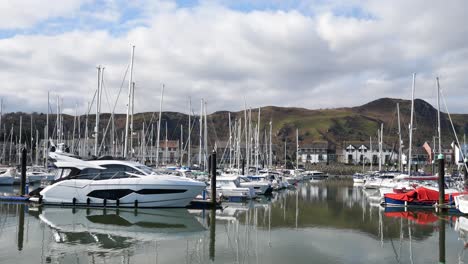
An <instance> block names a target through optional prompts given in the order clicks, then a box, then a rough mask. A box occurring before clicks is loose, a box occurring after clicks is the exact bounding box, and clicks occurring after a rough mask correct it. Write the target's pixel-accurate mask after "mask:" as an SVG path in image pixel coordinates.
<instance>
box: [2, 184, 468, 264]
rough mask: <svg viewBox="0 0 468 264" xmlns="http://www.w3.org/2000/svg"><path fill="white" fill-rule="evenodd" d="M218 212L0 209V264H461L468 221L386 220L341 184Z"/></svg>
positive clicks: (431, 216)
mask: <svg viewBox="0 0 468 264" xmlns="http://www.w3.org/2000/svg"><path fill="white" fill-rule="evenodd" d="M9 188H11V187H6V188H5V187H2V189H1V190H0V192H9V191H12V190H9ZM223 207H224V210H222V211H216V213H213V212H212V211H210V210H206V211H201V210H187V209H151V210H148V209H144V210H143V209H138V210H134V209H119V210H116V209H98V208H93V209H82V208H75V209H73V208H59V207H41V208H38V207H32V206H27V205H24V204H12V203H0V245H1V247H0V263H211V262H213V263H281V264H284V263H380V264H381V263H439V261H440V258H441V254H442V258H443V259H445V263H466V262H467V261H468V257H465V251H466V249H465V246H467V245H468V244H467V243H466V242H465V239H467V238H468V237H465V235H464V231H463V229H462V228H460V227H462V226H463V223H466V222H467V221H468V219H466V218H464V217H458V216H438V215H436V214H435V213H433V212H432V211H410V212H395V211H388V210H385V209H384V208H382V207H379V206H377V205H375V204H371V203H370V202H369V201H368V200H367V198H366V197H365V196H364V195H363V192H362V190H361V189H360V188H358V187H353V186H352V184H348V183H342V182H328V183H319V184H312V183H303V184H300V185H298V186H297V188H296V189H295V190H284V191H282V192H279V193H275V194H274V195H273V197H271V199H263V200H261V201H255V202H249V203H246V204H242V203H224V204H223ZM467 255H468V254H467ZM444 256H445V257H444ZM443 259H442V260H443Z"/></svg>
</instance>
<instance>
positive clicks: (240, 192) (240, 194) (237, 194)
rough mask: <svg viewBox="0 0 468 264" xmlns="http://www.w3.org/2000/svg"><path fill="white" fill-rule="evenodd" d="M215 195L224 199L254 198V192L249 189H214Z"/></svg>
mask: <svg viewBox="0 0 468 264" xmlns="http://www.w3.org/2000/svg"><path fill="white" fill-rule="evenodd" d="M209 193H210V192H209ZM216 194H217V195H218V196H219V197H224V198H241V199H253V198H255V197H256V195H255V191H253V190H252V189H251V188H226V187H223V188H216ZM210 195H211V193H210Z"/></svg>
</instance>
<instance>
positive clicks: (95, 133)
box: [94, 66, 101, 156]
mask: <svg viewBox="0 0 468 264" xmlns="http://www.w3.org/2000/svg"><path fill="white" fill-rule="evenodd" d="M97 72H98V78H97V82H98V85H97V93H96V124H95V126H94V156H97V155H98V140H99V101H100V98H99V97H100V96H101V92H100V90H101V66H98V67H97Z"/></svg>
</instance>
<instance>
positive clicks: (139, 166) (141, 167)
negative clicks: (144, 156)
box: [135, 165, 153, 175]
mask: <svg viewBox="0 0 468 264" xmlns="http://www.w3.org/2000/svg"><path fill="white" fill-rule="evenodd" d="M135 167H136V168H137V169H139V170H141V171H143V172H144V173H145V174H147V175H149V174H151V173H153V170H152V169H151V168H150V167H147V166H145V165H138V166H135Z"/></svg>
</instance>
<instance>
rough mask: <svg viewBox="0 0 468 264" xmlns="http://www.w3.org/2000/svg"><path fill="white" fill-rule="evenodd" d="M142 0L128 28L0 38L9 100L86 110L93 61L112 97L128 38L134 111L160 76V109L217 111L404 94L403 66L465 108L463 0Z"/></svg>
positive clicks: (426, 88)
mask: <svg viewBox="0 0 468 264" xmlns="http://www.w3.org/2000/svg"><path fill="white" fill-rule="evenodd" d="M143 2H144V1H143ZM143 2H139V1H137V2H134V3H132V5H133V6H132V7H135V6H139V8H141V9H142V11H143V15H142V16H140V17H137V18H135V19H134V20H132V21H133V22H132V21H130V22H129V21H126V22H125V23H126V24H125V25H124V26H125V27H127V26H128V25H135V26H134V27H133V28H131V29H130V30H129V31H128V32H127V33H126V34H125V33H124V34H119V35H113V34H111V33H109V32H106V31H104V30H103V29H100V30H92V29H86V30H83V29H75V30H74V31H71V32H65V33H62V34H57V35H52V36H42V35H40V34H37V35H24V36H21V35H17V36H15V37H12V38H9V39H3V40H0V66H1V67H2V69H3V70H2V71H1V72H0V80H1V81H2V83H3V84H4V85H3V86H2V88H1V89H0V96H2V97H5V100H6V101H7V102H8V101H10V102H14V103H10V104H9V105H10V108H9V109H10V110H36V111H45V102H46V94H47V90H51V91H53V92H57V93H59V94H61V95H62V96H64V98H65V103H66V104H68V107H69V108H73V106H74V104H75V102H78V103H79V104H80V110H81V111H84V109H85V107H86V102H87V101H89V100H90V98H91V97H92V95H93V90H94V89H95V86H96V70H95V67H96V66H97V65H98V64H103V65H105V66H106V70H105V73H106V78H105V79H106V87H107V89H109V92H110V93H111V96H110V97H111V99H112V98H115V97H116V94H117V91H118V88H119V87H120V83H121V81H122V77H123V73H124V71H125V69H126V67H127V65H128V62H129V54H130V45H131V44H132V43H133V44H135V45H136V58H135V81H136V83H137V94H136V100H137V102H138V103H137V109H136V110H137V111H155V110H157V109H158V108H159V94H160V86H161V83H165V84H166V86H167V89H166V95H165V107H164V108H165V109H167V110H176V111H185V110H186V108H187V107H186V102H187V97H188V96H191V97H192V98H193V100H194V105H197V104H196V103H195V101H196V100H198V99H199V98H201V97H204V98H206V99H207V100H208V102H209V109H210V110H213V111H214V110H222V109H230V110H239V109H240V108H241V107H242V106H243V104H244V97H245V98H246V100H247V102H248V104H249V105H252V106H259V105H279V106H300V107H306V108H317V107H335V106H353V105H357V104H362V103H366V102H368V101H370V100H373V99H376V98H379V97H383V96H391V97H400V98H409V94H410V90H409V89H410V86H411V74H412V72H419V73H420V74H418V80H417V85H418V86H417V87H418V90H417V95H418V97H423V98H425V99H431V97H432V96H433V95H434V92H433V88H434V78H435V76H436V75H441V81H442V84H443V86H444V87H446V89H445V91H446V92H445V93H446V95H447V97H448V99H449V102H450V103H451V106H449V107H453V109H454V110H453V111H455V112H467V110H466V108H465V105H466V103H464V102H466V100H465V101H463V100H461V99H460V98H465V99H468V98H466V97H468V94H467V92H466V86H465V85H466V84H468V83H467V81H465V80H464V72H466V71H467V70H468V57H467V55H468V52H467V51H466V41H467V40H468V37H467V36H468V34H466V33H467V32H466V31H467V30H468V28H467V27H466V26H465V25H464V22H463V10H466V7H468V6H467V5H468V3H465V2H463V1H458V2H457V4H452V3H450V4H444V7H443V8H442V6H437V5H436V4H431V5H428V4H427V3H426V2H425V1H411V2H409V3H407V1H397V2H392V3H386V2H381V1H378V2H375V1H365V2H363V3H362V4H360V5H359V8H360V9H362V10H363V12H366V13H369V14H370V15H371V16H369V17H360V16H359V15H355V16H342V15H340V14H337V12H336V11H335V10H336V8H337V7H339V6H340V5H342V4H343V3H340V2H339V1H338V2H337V3H332V4H327V5H326V6H324V5H321V6H313V7H310V8H311V9H309V10H312V9H313V10H312V11H313V12H311V13H313V14H314V15H313V16H309V15H305V14H304V12H299V11H295V10H289V9H288V10H287V11H281V10H273V9H271V8H270V9H266V10H256V11H255V10H253V11H236V10H233V9H229V8H227V7H224V6H223V5H221V4H216V3H213V2H208V1H206V2H203V1H202V2H201V4H200V5H198V6H193V7H189V8H180V7H177V5H175V4H174V3H172V2H170V1H158V2H152V3H151V6H147V5H144V6H143ZM76 5H78V4H76ZM76 5H75V9H76ZM348 5H349V4H347V5H346V7H349V6H348ZM305 6H306V5H305V4H304V3H301V7H304V8H309V7H305ZM119 8H120V7H119ZM72 9H73V8H71V9H69V10H72ZM293 9H294V8H293ZM64 10H65V9H64ZM54 12H56V13H54V14H58V13H59V11H54ZM67 12H73V11H63V12H62V13H63V14H66V13H67ZM106 12H109V13H108V14H109V15H105V17H107V18H108V19H110V20H112V21H115V20H116V17H118V16H120V14H119V9H118V8H114V9H112V8H111V9H110V10H107V11H106ZM50 14H52V13H50ZM104 14H106V13H104ZM95 15H96V16H99V15H100V14H95ZM16 16H18V15H16ZM16 16H15V18H16ZM16 19H17V20H20V19H19V18H16ZM37 19H41V18H36V20H37ZM136 21H138V22H136ZM31 23H34V22H31V21H28V22H27V23H26V22H23V25H31ZM138 25H145V26H138ZM5 84H8V85H5ZM125 86H126V85H125ZM125 93H126V89H124V94H122V95H121V100H120V102H119V107H118V109H117V110H118V111H119V112H124V107H125V99H124V98H125ZM451 98H452V99H451ZM112 100H113V99H112ZM16 102H22V103H21V104H16ZM16 105H21V107H18V106H16ZM104 105H105V106H106V105H107V103H104ZM105 109H106V110H107V107H105Z"/></svg>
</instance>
